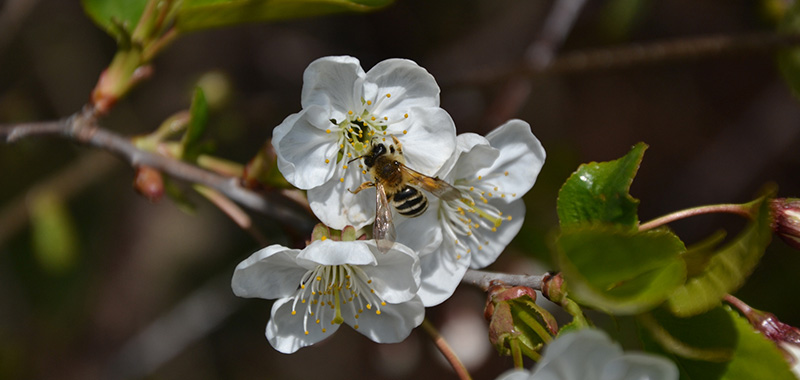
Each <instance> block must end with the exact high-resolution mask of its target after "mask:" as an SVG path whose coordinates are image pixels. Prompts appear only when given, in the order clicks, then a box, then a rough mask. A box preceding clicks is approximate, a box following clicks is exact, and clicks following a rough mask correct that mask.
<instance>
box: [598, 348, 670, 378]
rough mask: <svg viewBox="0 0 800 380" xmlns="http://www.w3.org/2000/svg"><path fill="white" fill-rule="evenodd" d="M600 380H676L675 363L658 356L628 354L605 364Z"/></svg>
mask: <svg viewBox="0 0 800 380" xmlns="http://www.w3.org/2000/svg"><path fill="white" fill-rule="evenodd" d="M600 379H601V380H642V379H645V380H677V379H678V368H677V367H676V366H675V363H673V362H671V361H669V360H667V359H665V358H662V357H660V356H656V355H651V354H644V353H636V352H630V353H625V354H624V355H622V357H620V358H617V359H614V360H612V361H610V362H609V363H607V364H606V366H605V368H603V373H602V375H601V376H600Z"/></svg>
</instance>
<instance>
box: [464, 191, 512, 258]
mask: <svg viewBox="0 0 800 380" xmlns="http://www.w3.org/2000/svg"><path fill="white" fill-rule="evenodd" d="M497 199H498V198H496V197H495V198H492V200H490V201H489V204H491V205H493V206H495V207H497V209H498V210H500V211H501V212H502V213H503V216H502V217H503V218H504V219H503V223H502V224H501V225H500V227H497V231H495V232H492V231H488V230H486V229H485V228H483V227H481V229H482V231H481V235H480V236H481V237H483V239H484V241H482V242H480V243H481V244H482V246H481V247H480V248H478V247H475V246H474V243H472V240H467V239H465V240H467V241H468V242H470V249H471V250H472V262H471V263H470V268H473V269H479V268H483V267H486V266H488V265H489V264H491V263H493V262H494V261H495V260H497V257H498V256H500V254H501V253H503V250H504V249H505V248H506V246H508V244H509V243H511V240H514V237H515V236H517V233H518V232H519V230H520V228H522V222H524V221H525V202H523V201H522V199H517V200H516V201H513V202H511V203H503V202H500V201H497ZM508 217H511V220H508ZM487 241H488V243H487Z"/></svg>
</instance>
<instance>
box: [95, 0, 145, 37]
mask: <svg viewBox="0 0 800 380" xmlns="http://www.w3.org/2000/svg"><path fill="white" fill-rule="evenodd" d="M145 4H147V0H81V5H83V11H84V12H86V14H87V15H88V16H89V18H91V19H92V21H94V22H95V24H97V26H99V27H100V28H101V29H103V30H105V31H106V33H108V34H110V35H111V36H112V37H114V38H115V39H117V40H120V39H121V38H122V37H123V36H122V34H121V33H122V31H121V30H120V26H121V27H122V28H123V29H124V30H125V31H126V34H128V35H130V34H131V33H132V32H133V28H135V27H136V24H137V23H138V22H139V18H141V17H142V12H144V7H145Z"/></svg>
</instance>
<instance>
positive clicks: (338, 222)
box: [307, 168, 375, 230]
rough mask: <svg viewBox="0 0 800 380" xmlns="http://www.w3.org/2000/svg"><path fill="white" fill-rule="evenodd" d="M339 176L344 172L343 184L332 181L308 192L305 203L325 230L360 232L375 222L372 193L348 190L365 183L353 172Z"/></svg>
mask: <svg viewBox="0 0 800 380" xmlns="http://www.w3.org/2000/svg"><path fill="white" fill-rule="evenodd" d="M341 172H344V176H343V177H341V178H344V181H343V182H342V181H340V180H339V178H336V177H333V178H331V179H330V180H329V181H328V182H326V183H324V184H322V185H321V186H318V187H315V188H312V189H310V190H308V193H307V196H308V203H309V205H310V206H311V211H313V212H314V215H316V216H317V218H319V220H320V221H321V222H322V223H323V224H325V225H326V226H328V227H331V228H335V229H337V230H340V229H342V228H344V227H345V226H347V225H351V226H353V227H355V228H356V229H359V228H362V227H364V226H366V225H367V224H370V223H372V221H373V220H375V189H374V188H369V189H366V190H363V191H361V192H360V193H358V194H353V193H351V192H350V191H349V190H354V189H356V188H358V186H360V185H361V184H362V183H363V182H365V181H366V179H365V176H364V175H363V174H362V173H361V172H360V171H358V170H355V168H351V169H348V170H342V171H339V173H341ZM339 173H337V174H339ZM339 175H341V174H339ZM348 189H349V190H348Z"/></svg>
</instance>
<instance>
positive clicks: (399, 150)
mask: <svg viewBox="0 0 800 380" xmlns="http://www.w3.org/2000/svg"><path fill="white" fill-rule="evenodd" d="M392 140H393V141H394V146H395V147H397V153H399V154H400V155H402V154H403V144H402V143H400V140H398V139H397V137H394V135H392Z"/></svg>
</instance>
